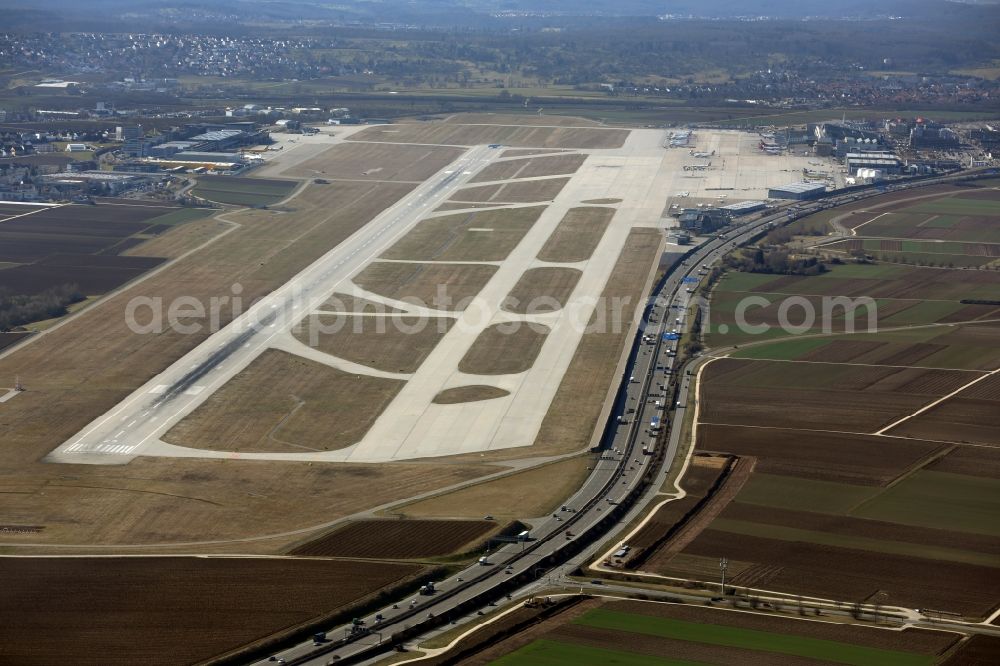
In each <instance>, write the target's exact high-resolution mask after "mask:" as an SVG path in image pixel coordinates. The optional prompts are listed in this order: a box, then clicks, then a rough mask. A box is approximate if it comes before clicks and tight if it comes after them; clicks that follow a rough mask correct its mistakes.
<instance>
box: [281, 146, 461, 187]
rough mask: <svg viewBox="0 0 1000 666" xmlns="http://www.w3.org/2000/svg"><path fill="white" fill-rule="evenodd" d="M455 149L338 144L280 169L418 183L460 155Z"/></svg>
mask: <svg viewBox="0 0 1000 666" xmlns="http://www.w3.org/2000/svg"><path fill="white" fill-rule="evenodd" d="M461 154H462V150H460V149H458V148H444V147H436V146H407V145H390V144H384V143H356V142H345V143H340V144H337V145H334V146H331V147H330V148H328V149H326V150H325V151H323V152H322V153H320V154H319V155H317V156H316V157H314V158H312V159H310V160H306V161H305V162H302V163H301V164H297V165H295V166H294V167H291V168H289V169H286V170H285V171H282V175H285V176H292V177H295V178H326V179H330V180H336V179H346V180H395V181H408V182H422V181H425V180H427V179H428V178H430V177H431V176H433V175H434V174H435V173H437V172H438V171H440V170H441V169H443V168H444V167H445V166H447V165H448V164H450V163H451V162H454V161H455V160H456V159H458V158H459V156H461Z"/></svg>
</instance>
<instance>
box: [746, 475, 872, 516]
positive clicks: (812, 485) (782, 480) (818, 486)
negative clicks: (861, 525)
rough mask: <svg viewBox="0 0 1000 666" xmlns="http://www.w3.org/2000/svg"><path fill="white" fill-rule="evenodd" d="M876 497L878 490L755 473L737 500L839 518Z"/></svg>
mask: <svg viewBox="0 0 1000 666" xmlns="http://www.w3.org/2000/svg"><path fill="white" fill-rule="evenodd" d="M878 493H879V488H876V487H873V486H855V485H850V484H846V483H834V482H832V481H819V480H813V479H802V478H799V477H796V476H784V475H779V474H761V473H759V472H755V473H754V474H753V476H751V477H750V480H749V481H748V482H747V484H746V485H745V486H743V489H742V490H740V494H739V496H738V497H737V500H738V501H740V502H744V503H746V504H759V505H761V506H771V507H775V508H778V509H791V510H793V511H810V512H813V513H824V514H832V515H838V516H839V515H845V514H847V513H848V512H850V511H851V509H853V508H854V507H856V506H858V505H859V504H861V503H862V502H864V501H866V500H869V499H871V498H873V497H875V496H876V495H878ZM866 517H867V516H866Z"/></svg>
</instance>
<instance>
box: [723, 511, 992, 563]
mask: <svg viewBox="0 0 1000 666" xmlns="http://www.w3.org/2000/svg"><path fill="white" fill-rule="evenodd" d="M712 529H713V530H721V531H723V532H729V533H730V534H745V535H747V536H752V537H759V538H763V539H778V540H780V541H793V542H799V543H816V544H820V545H823V546H832V547H834V548H853V549H855V550H863V551H866V552H869V553H888V554H890V555H903V556H906V557H923V558H926V559H930V560H944V561H946V562H959V563H962V564H973V565H978V566H984V567H996V566H998V562H997V557H996V556H995V555H991V554H988V553H979V552H975V551H971V550H960V549H957V548H949V547H948V546H946V545H940V546H939V545H929V544H926V543H911V542H908V541H890V540H886V539H872V538H869V537H863V536H856V535H848V534H837V533H833V532H822V531H818V530H804V529H799V528H795V527H785V526H783V525H769V524H766V523H758V522H751V521H748V520H732V519H729V518H716V519H715V520H714V521H712Z"/></svg>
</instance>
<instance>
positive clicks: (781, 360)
mask: <svg viewBox="0 0 1000 666" xmlns="http://www.w3.org/2000/svg"><path fill="white" fill-rule="evenodd" d="M779 341H780V339H779V340H775V341H773V342H779ZM730 353H731V352H730ZM728 357H729V354H726V355H723V356H716V357H715V358H728ZM744 360H748V361H766V362H768V363H805V364H814V365H848V366H857V367H863V368H899V369H900V370H906V369H909V368H914V369H918V370H953V371H954V372H975V373H979V374H984V375H989V374H990V371H989V370H974V369H972V368H943V367H938V366H930V365H892V364H887V363H855V362H853V361H809V360H806V359H795V358H765V357H753V358H749V357H746V358H744Z"/></svg>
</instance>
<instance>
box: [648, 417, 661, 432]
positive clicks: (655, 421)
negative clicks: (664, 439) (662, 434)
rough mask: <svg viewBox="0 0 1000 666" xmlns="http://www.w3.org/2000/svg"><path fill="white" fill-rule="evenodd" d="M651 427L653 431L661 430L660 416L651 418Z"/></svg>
mask: <svg viewBox="0 0 1000 666" xmlns="http://www.w3.org/2000/svg"><path fill="white" fill-rule="evenodd" d="M649 429H650V430H651V431H653V432H657V431H659V429H660V417H659V416H654V417H653V418H651V419H649Z"/></svg>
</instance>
